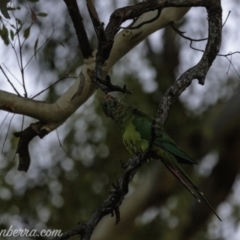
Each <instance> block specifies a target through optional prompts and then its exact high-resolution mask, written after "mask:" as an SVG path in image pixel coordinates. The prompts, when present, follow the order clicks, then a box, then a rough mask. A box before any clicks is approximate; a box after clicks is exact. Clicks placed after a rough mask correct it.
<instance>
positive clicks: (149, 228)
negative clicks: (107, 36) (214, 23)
mask: <svg viewBox="0 0 240 240" xmlns="http://www.w3.org/2000/svg"><path fill="white" fill-rule="evenodd" d="M134 2H135V3H136V2H137V1H131V0H124V1H117V0H115V1H113V0H111V1H110V0H100V1H95V5H96V8H97V10H98V12H99V15H100V17H101V19H102V21H104V22H105V23H107V21H108V19H109V16H110V14H111V12H112V11H113V10H114V9H116V8H118V7H123V6H126V5H129V4H133V3H134ZM78 4H79V7H80V10H81V13H82V15H83V18H84V24H85V27H86V29H87V33H88V36H89V39H90V40H91V43H92V46H94V47H96V36H95V35H94V30H93V27H92V25H91V22H90V20H89V16H88V14H87V11H86V6H85V1H81V0H79V1H78ZM222 4H223V16H224V19H225V18H226V16H227V14H228V11H232V14H231V15H230V18H229V19H228V21H227V23H226V24H225V26H224V28H223V44H222V47H221V52H222V53H228V52H230V51H231V52H234V51H239V44H238V46H237V45H235V44H236V43H237V42H238V43H239V40H240V38H239V36H240V32H239V30H238V23H239V20H240V19H239V18H240V17H239V16H240V14H239V11H240V10H239V8H237V4H238V1H237V0H235V1H227V0H223V1H222ZM10 6H11V7H12V8H16V9H15V10H12V11H11V12H10V11H9V13H10V15H11V20H9V19H5V18H4V17H3V16H1V19H0V22H1V29H3V28H4V29H5V28H6V29H7V30H8V35H7V36H8V38H9V39H11V33H10V31H11V30H12V31H13V32H14V31H16V21H15V20H14V18H18V19H19V20H18V26H21V29H20V31H19V35H20V40H21V41H24V39H26V41H25V43H24V44H23V46H22V52H23V62H24V63H25V64H26V63H27V62H28V61H29V59H30V58H31V57H32V56H33V58H32V59H31V61H30V63H29V64H28V65H27V66H26V68H25V81H26V88H27V91H28V96H33V95H35V94H36V93H38V92H39V91H41V90H42V89H43V88H46V87H47V86H49V85H50V84H52V83H53V82H54V81H56V80H57V79H59V78H61V77H63V76H64V75H65V74H66V73H67V72H69V70H70V69H75V70H74V71H73V73H72V74H71V77H69V78H67V79H65V80H64V81H61V82H60V83H58V84H57V85H55V86H54V87H51V88H50V90H48V91H46V92H44V93H43V94H41V95H40V96H38V97H37V99H39V100H43V101H47V102H49V103H51V102H54V101H56V99H57V98H58V97H59V96H60V95H61V94H62V93H63V92H64V91H65V90H66V89H67V88H68V87H69V86H70V85H71V84H72V82H73V81H74V78H75V77H76V76H77V75H78V73H79V71H80V70H79V69H80V68H79V67H80V65H81V64H82V62H83V60H82V57H81V52H80V50H79V47H78V42H77V38H76V35H75V31H74V28H73V26H72V22H71V19H70V17H69V15H68V12H67V9H66V6H65V4H64V2H63V1H47V0H41V1H26V0H22V1H11V2H10ZM12 25H13V26H15V29H14V27H13V26H12ZM29 26H31V27H30V30H29V34H28V30H26V29H28V28H29ZM178 27H179V28H180V29H181V30H183V31H185V32H186V34H187V35H188V36H190V37H192V38H195V39H196V38H204V37H206V36H207V14H206V12H205V10H204V9H201V8H197V9H192V10H191V11H190V12H189V13H188V14H187V15H186V17H185V18H184V20H183V21H181V22H180V23H179V24H178ZM4 31H5V33H4V34H5V35H3V36H2V35H1V36H2V38H3V41H1V43H0V44H1V50H0V54H1V56H7V57H1V65H2V63H4V65H5V66H6V67H7V68H8V69H9V71H11V73H12V74H13V75H14V76H15V78H16V79H18V80H21V78H22V76H21V73H20V71H19V67H18V65H17V59H16V54H15V53H14V48H15V50H16V52H19V45H18V42H17V41H16V40H15V39H16V37H17V35H14V36H15V37H14V38H13V40H9V42H10V41H11V42H12V45H11V44H10V43H8V44H7V43H6V39H5V41H4V38H6V30H4ZM24 32H25V35H24ZM4 43H5V45H4ZM6 44H7V45H6ZM194 45H195V46H196V47H197V48H199V49H203V48H204V45H205V42H200V43H194ZM13 46H14V48H13ZM237 47H238V48H237ZM38 48H40V49H39V50H37V49H38ZM201 54H202V53H201V52H198V51H195V50H192V49H190V47H189V42H188V41H187V40H184V39H182V38H181V37H180V36H178V35H177V34H176V33H175V32H174V31H173V29H172V28H171V27H167V28H165V29H164V30H161V31H159V32H156V33H155V34H153V35H152V36H151V37H149V38H148V39H147V40H146V41H144V42H143V43H141V44H140V45H139V46H137V47H136V48H135V49H134V50H132V51H131V52H130V53H129V54H128V55H127V56H125V57H124V58H123V59H121V60H120V61H119V62H118V63H117V64H116V66H115V67H114V68H113V70H112V72H111V77H112V81H113V82H114V83H116V84H120V85H123V84H127V87H128V88H129V89H131V90H132V91H133V94H132V95H127V96H124V95H121V94H114V95H115V96H117V97H118V98H120V99H122V101H124V102H126V103H129V104H131V105H134V106H135V107H137V108H139V109H140V110H141V111H143V112H146V113H147V114H149V115H151V116H154V115H155V113H156V110H157V106H158V103H159V101H160V99H161V96H162V95H163V94H164V92H165V91H166V90H167V89H168V87H169V86H170V85H171V84H172V82H173V81H174V80H175V79H176V77H178V76H179V75H180V74H181V73H182V72H183V71H184V70H187V69H188V68H189V67H191V66H192V65H193V64H194V63H196V62H197V61H198V60H199V58H200V56H201ZM5 71H6V72H8V71H7V70H6V68H5ZM239 72H240V64H239V56H237V55H236V56H235V55H234V56H232V57H228V59H227V58H226V57H218V58H217V59H216V61H215V62H214V64H213V66H212V68H211V70H210V71H209V73H208V75H207V79H206V84H205V85H204V86H200V85H198V83H197V82H194V83H193V84H192V85H191V86H190V87H189V88H188V89H187V90H186V91H185V92H184V93H183V94H182V96H181V97H180V99H179V101H178V102H176V103H175V104H174V106H173V107H172V109H171V111H170V115H169V118H168V120H167V124H166V129H167V132H168V133H169V135H170V136H171V137H172V138H173V139H174V140H175V141H176V142H177V143H178V145H179V146H180V147H181V148H183V149H184V150H185V151H186V152H187V153H188V154H189V155H190V156H192V157H193V158H194V159H196V160H197V161H198V162H199V164H198V165H197V166H195V167H192V166H190V167H188V166H185V167H184V169H186V171H187V172H188V174H189V175H190V176H191V178H192V179H193V181H194V182H195V183H196V185H197V186H199V188H200V189H202V191H203V192H204V193H205V196H206V198H207V199H208V200H209V202H210V203H211V204H212V205H213V206H214V208H215V209H216V210H217V212H218V214H219V215H220V216H221V218H222V219H223V222H219V221H218V219H216V217H215V216H212V213H211V211H210V210H209V209H208V208H207V207H206V206H205V204H203V203H200V204H199V203H198V202H196V201H195V199H194V198H193V197H192V196H191V195H190V194H189V193H188V192H187V191H186V189H185V188H184V187H182V186H181V184H180V183H179V182H178V181H177V180H176V179H175V178H174V177H173V176H172V175H171V174H170V173H169V172H167V170H166V169H165V168H164V167H163V165H162V164H161V162H149V163H148V164H146V165H145V166H143V167H142V169H140V170H139V172H138V173H137V175H136V176H135V178H134V179H133V182H132V183H131V186H130V192H129V194H128V195H127V197H126V199H125V200H124V202H123V204H122V206H121V222H120V223H119V224H118V225H117V226H115V225H114V224H115V219H114V218H111V217H110V216H107V217H105V218H104V219H103V220H102V221H101V222H100V224H99V226H98V227H97V229H96V230H95V231H94V235H93V237H92V239H93V240H108V239H109V240H110V239H114V240H120V239H121V240H130V239H144V240H145V239H148V240H155V239H161V240H173V239H179V240H182V239H184V240H190V239H191V240H193V239H201V240H210V239H211V240H213V239H214V240H224V239H232V240H235V239H239V238H240V225H239V218H240V207H239V204H240V198H239V196H240V195H239V193H240V178H239V171H240V124H239V123H240V121H239V118H240V111H239V109H240V96H239V94H238V92H239ZM8 75H9V77H10V78H11V81H12V82H13V84H14V85H15V86H16V88H17V89H18V90H19V92H20V93H21V94H23V88H22V86H21V85H20V84H19V83H18V82H17V81H16V79H14V77H12V76H11V75H10V73H9V72H8ZM0 76H1V81H0V87H1V89H3V90H7V91H12V89H10V88H9V86H8V85H7V81H6V79H5V78H4V76H3V75H2V73H0ZM102 97H103V93H101V92H99V91H96V93H95V94H94V95H93V96H92V97H91V98H90V99H89V100H88V101H87V102H86V103H85V104H84V105H83V106H81V107H80V108H79V109H78V111H77V112H76V113H75V114H74V115H73V116H71V117H70V118H69V119H68V120H67V121H66V122H65V123H64V124H63V125H62V126H61V127H60V128H59V129H58V130H57V131H55V132H52V133H51V134H49V135H48V136H46V137H45V138H44V139H42V140H40V139H34V141H33V142H32V143H31V145H30V152H31V158H32V162H31V167H30V169H29V171H28V172H27V173H23V172H18V171H17V164H18V160H17V158H14V156H15V151H16V145H17V139H16V138H14V137H13V135H12V133H13V132H15V131H19V130H20V129H21V126H22V123H23V126H24V127H27V126H28V125H29V124H30V123H31V122H34V120H33V119H30V118H28V117H24V119H23V117H22V116H16V115H13V114H8V113H6V112H3V111H1V112H0V120H1V122H0V126H1V128H0V130H1V134H0V146H1V155H0V186H1V187H0V229H6V228H9V226H10V225H12V226H13V227H14V228H29V229H32V228H37V229H38V230H39V231H40V230H41V229H61V230H62V231H66V230H69V229H71V228H73V227H75V226H76V225H77V223H78V222H82V221H86V220H88V219H89V217H90V216H91V214H92V213H93V211H95V210H96V209H97V208H98V207H99V206H100V204H101V203H102V202H103V200H104V199H105V198H106V197H107V196H108V192H109V190H111V189H112V183H114V182H115V179H116V177H115V176H120V175H121V173H122V169H121V160H122V161H124V162H126V161H127V160H128V159H129V158H130V154H129V153H128V152H127V151H126V149H125V147H124V146H123V143H122V139H121V132H120V131H119V129H117V128H116V126H115V125H114V123H113V122H112V121H111V120H109V119H107V118H106V117H105V116H104V114H103V113H102V110H101V107H100V100H101V98H102ZM5 117H6V120H5V121H4V119H5ZM72 239H79V238H78V237H75V238H72Z"/></svg>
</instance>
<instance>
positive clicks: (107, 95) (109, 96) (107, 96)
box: [104, 94, 115, 99]
mask: <svg viewBox="0 0 240 240" xmlns="http://www.w3.org/2000/svg"><path fill="white" fill-rule="evenodd" d="M109 98H112V99H115V98H114V97H112V96H111V95H109V94H106V95H105V97H104V99H109Z"/></svg>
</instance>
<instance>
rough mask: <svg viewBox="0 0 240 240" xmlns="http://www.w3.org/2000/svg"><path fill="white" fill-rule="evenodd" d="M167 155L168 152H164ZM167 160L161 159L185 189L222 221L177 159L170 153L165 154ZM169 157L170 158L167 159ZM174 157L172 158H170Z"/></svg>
mask: <svg viewBox="0 0 240 240" xmlns="http://www.w3.org/2000/svg"><path fill="white" fill-rule="evenodd" d="M166 155H168V154H166ZM166 157H167V159H168V160H162V162H163V164H164V165H165V166H166V168H167V169H168V170H169V171H170V172H171V173H172V174H173V175H174V176H175V177H176V178H177V179H178V180H179V181H180V182H181V183H182V184H183V185H184V186H185V187H186V188H187V190H188V191H189V192H190V193H191V194H192V195H193V196H194V197H195V198H196V199H197V200H198V202H201V200H202V201H203V202H205V203H206V204H207V205H208V206H209V208H210V209H211V210H212V212H213V213H214V214H215V215H216V217H217V218H218V219H219V220H220V221H222V219H221V218H220V217H219V216H218V214H217V213H216V212H215V210H214V209H213V207H212V206H211V205H210V203H209V202H208V201H207V199H206V198H205V197H204V196H203V193H202V192H201V191H200V190H199V188H198V187H197V186H196V185H195V184H194V183H193V182H192V180H191V179H190V178H189V177H188V175H187V174H186V173H185V171H184V170H183V169H182V168H181V166H180V165H179V164H178V163H177V160H176V159H175V158H174V157H173V156H172V155H171V156H169V155H168V156H166ZM169 157H170V158H171V159H169ZM172 158H174V159H172Z"/></svg>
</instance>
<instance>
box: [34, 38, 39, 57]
mask: <svg viewBox="0 0 240 240" xmlns="http://www.w3.org/2000/svg"><path fill="white" fill-rule="evenodd" d="M37 47H38V39H37V40H36V41H35V44H34V56H35V58H36V54H37Z"/></svg>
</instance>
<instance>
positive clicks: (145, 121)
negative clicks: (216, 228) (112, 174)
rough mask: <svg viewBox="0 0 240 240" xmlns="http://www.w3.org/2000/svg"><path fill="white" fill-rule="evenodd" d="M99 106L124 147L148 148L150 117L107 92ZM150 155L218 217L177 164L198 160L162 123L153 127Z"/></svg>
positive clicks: (134, 151) (132, 149)
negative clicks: (168, 132)
mask: <svg viewBox="0 0 240 240" xmlns="http://www.w3.org/2000/svg"><path fill="white" fill-rule="evenodd" d="M102 108H103V111H104V113H105V114H106V116H107V117H109V118H112V119H113V120H114V121H115V123H116V124H117V126H118V127H119V128H120V129H121V130H122V134H123V136H122V137H123V143H124V145H125V146H126V148H127V150H128V151H129V152H130V153H131V154H133V155H138V154H141V153H143V152H145V151H146V150H147V149H148V145H149V140H150V138H151V132H152V130H151V129H152V123H153V119H152V118H150V117H149V116H148V115H146V114H144V113H142V112H140V111H139V110H137V109H136V108H134V107H132V106H130V105H126V104H124V103H121V102H119V101H118V100H117V99H115V98H114V97H112V96H110V95H106V97H105V98H104V100H103V101H102ZM150 157H151V158H152V159H160V160H161V161H162V163H163V164H164V165H165V166H166V168H167V169H168V170H169V171H170V172H171V173H172V174H173V175H174V176H175V177H176V178H177V179H178V180H179V181H180V182H181V183H182V184H183V185H184V186H185V187H186V188H187V190H188V191H189V192H190V193H191V194H192V195H193V196H194V197H195V198H196V199H197V200H198V201H199V202H200V201H201V200H203V201H204V202H205V203H206V204H207V205H208V206H209V207H210V209H211V210H212V211H213V213H214V214H215V215H216V216H217V217H218V219H219V220H220V221H221V219H220V217H219V216H218V215H217V213H216V212H215V211H214V209H213V208H212V206H211V205H210V204H209V203H208V201H207V200H206V199H205V197H204V196H203V193H202V192H201V191H200V190H199V189H198V188H197V187H196V186H195V185H194V183H193V182H192V180H191V179H190V178H189V177H188V175H187V174H186V172H185V171H184V170H183V169H182V167H181V166H180V164H181V163H182V164H197V163H196V162H195V161H194V160H192V159H191V158H190V157H189V156H188V155H186V154H185V153H184V152H183V151H182V150H181V149H180V148H179V147H178V146H177V145H176V144H175V142H174V141H173V140H172V139H171V138H170V137H169V136H168V134H167V133H166V132H165V130H164V128H163V127H162V126H159V128H158V129H157V130H156V131H155V139H154V141H153V146H152V149H151V153H150Z"/></svg>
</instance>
